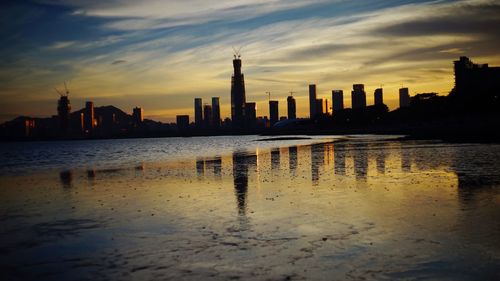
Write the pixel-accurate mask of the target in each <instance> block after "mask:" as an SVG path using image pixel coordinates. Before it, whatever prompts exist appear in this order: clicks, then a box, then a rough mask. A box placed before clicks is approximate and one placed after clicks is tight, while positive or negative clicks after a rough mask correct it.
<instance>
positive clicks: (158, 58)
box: [0, 0, 500, 122]
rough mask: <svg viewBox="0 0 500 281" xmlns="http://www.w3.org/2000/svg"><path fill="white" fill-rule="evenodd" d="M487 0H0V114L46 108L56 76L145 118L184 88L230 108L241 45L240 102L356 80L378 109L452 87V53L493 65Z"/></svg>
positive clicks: (51, 111)
mask: <svg viewBox="0 0 500 281" xmlns="http://www.w3.org/2000/svg"><path fill="white" fill-rule="evenodd" d="M499 26H500V2H499V1H494V0H466V1H411V0H387V1H380V0H371V1H368V0H357V1H350V0H329V1H328V0H218V1H205V0H168V1H165V0H163V1H162V0H146V1H136V0H108V1H88V0H24V1H19V0H17V1H11V0H3V1H2V2H1V4H0V40H1V42H0V43H1V44H0V54H1V55H0V108H1V111H0V122H3V121H6V120H10V119H12V118H14V117H16V116H19V115H28V116H33V117H44V116H46V117H48V116H51V115H55V114H56V106H57V99H58V98H59V95H58V94H57V93H56V91H55V90H54V88H58V89H59V90H63V89H64V84H63V83H64V81H67V82H68V86H69V91H70V100H71V105H72V108H73V110H78V109H80V108H82V107H84V103H85V101H87V100H91V101H94V104H95V105H96V106H104V105H115V106H117V107H119V108H121V109H122V110H124V111H125V112H128V113H131V112H132V108H133V107H135V106H140V107H142V108H144V115H145V118H148V119H153V120H158V121H163V122H174V121H175V116H176V115H178V114H189V115H190V116H191V118H193V111H194V109H193V103H194V98H195V97H201V98H203V101H204V102H206V103H210V98H211V97H213V96H218V97H220V100H221V111H222V112H221V115H222V117H228V116H229V115H230V82H231V74H232V71H233V69H232V59H233V47H234V48H237V49H239V48H241V56H242V61H243V72H244V74H245V83H246V99H247V101H254V102H257V115H258V116H265V115H268V105H267V100H268V96H267V94H266V92H271V98H272V99H276V100H279V101H280V115H283V116H284V115H286V97H287V96H288V95H290V92H292V91H293V92H294V94H293V95H294V97H295V98H296V99H297V111H298V112H297V115H298V117H308V106H309V105H308V85H309V84H316V85H317V89H318V97H319V98H328V99H329V100H331V91H332V90H333V89H342V90H344V104H346V105H347V107H350V104H351V100H350V91H351V89H352V84H357V83H362V84H365V90H366V92H367V103H368V104H373V91H374V90H375V89H376V88H378V87H383V88H384V101H385V103H386V104H387V105H388V106H389V108H390V109H391V110H392V109H395V108H397V107H398V89H399V88H400V87H401V86H404V87H408V88H409V89H410V94H411V95H414V94H417V93H424V92H437V93H439V94H441V95H446V94H448V92H449V91H450V90H451V89H452V88H453V60H456V59H458V57H459V56H468V57H470V58H471V59H472V60H473V61H474V62H477V63H489V64H490V65H495V66H498V65H500V54H499V51H498V46H500V29H498V27H499Z"/></svg>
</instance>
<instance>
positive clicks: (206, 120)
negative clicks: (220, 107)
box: [203, 104, 213, 128]
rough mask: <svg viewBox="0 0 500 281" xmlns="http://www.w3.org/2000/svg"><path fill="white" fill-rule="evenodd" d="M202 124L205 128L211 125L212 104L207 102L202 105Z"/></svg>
mask: <svg viewBox="0 0 500 281" xmlns="http://www.w3.org/2000/svg"><path fill="white" fill-rule="evenodd" d="M203 125H204V127H205V128H212V126H213V120H212V106H211V105H209V104H205V105H204V106H203Z"/></svg>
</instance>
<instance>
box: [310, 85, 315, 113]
mask: <svg viewBox="0 0 500 281" xmlns="http://www.w3.org/2000/svg"><path fill="white" fill-rule="evenodd" d="M316 113H317V111H316V85H315V84H311V85H309V118H311V119H314V118H316Z"/></svg>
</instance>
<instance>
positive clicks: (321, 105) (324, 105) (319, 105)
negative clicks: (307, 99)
mask: <svg viewBox="0 0 500 281" xmlns="http://www.w3.org/2000/svg"><path fill="white" fill-rule="evenodd" d="M327 113H328V100H327V99H323V98H321V99H316V117H320V116H323V115H325V114H327Z"/></svg>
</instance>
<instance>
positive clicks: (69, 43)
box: [47, 41, 76, 50]
mask: <svg viewBox="0 0 500 281" xmlns="http://www.w3.org/2000/svg"><path fill="white" fill-rule="evenodd" d="M75 44H76V41H58V42H55V43H54V44H52V45H50V46H48V47H47V49H49V50H60V49H65V48H68V47H71V46H74V45H75Z"/></svg>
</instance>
